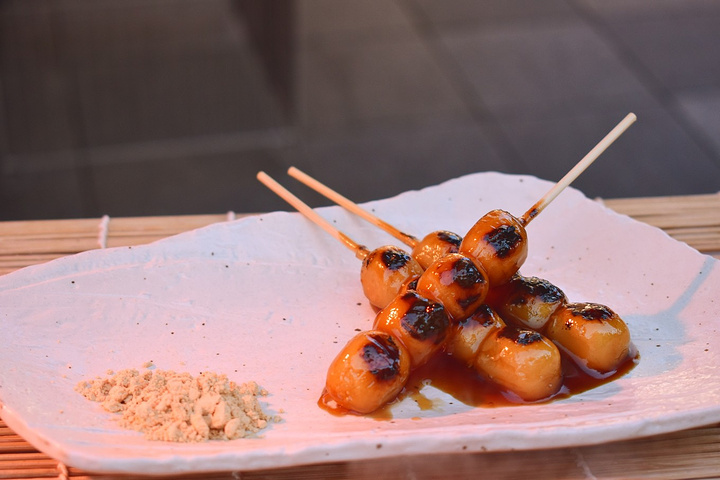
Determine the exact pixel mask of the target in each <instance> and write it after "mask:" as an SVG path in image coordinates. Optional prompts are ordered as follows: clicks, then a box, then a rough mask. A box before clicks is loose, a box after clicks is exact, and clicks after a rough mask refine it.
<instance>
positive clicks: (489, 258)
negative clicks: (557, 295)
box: [459, 210, 528, 287]
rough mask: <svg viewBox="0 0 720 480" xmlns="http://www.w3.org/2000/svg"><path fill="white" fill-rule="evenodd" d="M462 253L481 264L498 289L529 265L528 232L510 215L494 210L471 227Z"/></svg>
mask: <svg viewBox="0 0 720 480" xmlns="http://www.w3.org/2000/svg"><path fill="white" fill-rule="evenodd" d="M459 251H460V253H462V254H463V255H467V256H468V257H470V258H472V259H473V260H475V261H476V262H477V263H480V264H481V265H482V266H483V267H484V268H485V271H486V272H487V274H488V278H489V280H490V286H491V287H495V286H498V285H502V284H503V283H505V282H507V281H508V280H510V278H512V276H513V275H515V273H517V271H518V270H519V269H520V267H521V266H522V264H523V263H524V262H525V259H526V258H527V253H528V249H527V232H526V231H525V227H524V226H523V225H522V223H521V222H520V220H519V219H517V218H516V217H514V216H513V215H511V214H510V213H508V212H506V211H504V210H492V211H490V212H488V213H487V214H485V215H484V216H483V217H482V218H481V219H480V220H478V221H477V222H476V223H475V225H473V226H472V227H471V228H470V231H468V233H467V234H466V235H465V238H463V241H462V243H461V244H460V250H459Z"/></svg>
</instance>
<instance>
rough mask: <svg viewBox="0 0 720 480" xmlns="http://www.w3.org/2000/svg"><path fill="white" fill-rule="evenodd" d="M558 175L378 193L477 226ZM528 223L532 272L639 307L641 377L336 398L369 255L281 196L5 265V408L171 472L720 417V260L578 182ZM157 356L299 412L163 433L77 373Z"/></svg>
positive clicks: (428, 214)
mask: <svg viewBox="0 0 720 480" xmlns="http://www.w3.org/2000/svg"><path fill="white" fill-rule="evenodd" d="M550 186H551V183H549V182H545V181H541V180H538V179H536V178H532V177H527V176H509V175H501V174H495V173H485V174H476V175H471V176H467V177H463V178H460V179H456V180H453V181H450V182H447V183H445V184H442V185H440V186H436V187H431V188H428V189H425V190H422V191H419V192H408V193H405V194H402V195H400V196H398V197H396V198H393V199H389V200H383V201H378V202H372V203H370V204H368V205H367V207H368V208H372V209H373V210H374V211H375V212H376V214H378V215H379V216H380V217H382V218H384V219H386V220H388V221H390V222H391V223H394V224H395V225H397V226H398V227H400V228H402V229H403V230H405V231H408V232H412V233H415V234H417V235H424V234H425V233H427V232H429V231H431V230H435V229H439V228H443V229H450V230H453V231H456V232H460V233H464V232H465V231H467V229H468V228H469V227H470V226H471V225H472V224H473V223H474V222H475V221H476V220H477V218H479V217H480V216H481V215H483V214H484V213H485V212H486V211H488V210H490V209H492V208H504V209H506V210H509V211H511V212H513V213H515V214H517V215H519V214H521V213H522V212H523V211H524V210H525V209H526V208H528V207H529V206H530V205H532V204H533V203H534V202H535V201H536V200H537V199H538V198H540V197H541V196H542V194H544V193H545V191H547V189H548V188H549V187H550ZM268 195H271V194H270V193H269V192H268ZM320 213H321V214H322V215H323V216H324V217H326V218H328V219H330V220H331V221H333V222H335V224H336V225H337V226H338V227H340V228H341V229H343V230H344V231H345V232H346V233H348V234H350V235H351V236H352V237H354V238H355V239H356V240H358V241H360V242H362V243H364V244H366V245H368V246H371V247H375V246H379V245H381V244H387V243H397V242H396V241H394V240H393V239H391V238H390V237H388V236H387V235H386V234H384V233H380V232H378V231H377V230H376V229H375V228H373V227H371V226H370V225H368V224H366V223H364V222H363V221H362V220H359V219H357V218H354V217H352V216H350V215H348V214H346V213H345V212H344V211H342V210H341V209H339V208H335V207H332V208H324V209H320ZM528 234H529V237H530V258H529V260H528V262H527V263H526V265H525V266H524V268H523V273H525V274H526V275H538V276H542V277H544V278H547V279H549V280H551V281H553V282H554V283H556V284H557V285H559V286H560V287H561V288H563V290H564V291H565V293H566V294H567V295H568V296H569V297H570V299H571V300H575V301H581V300H586V301H596V302H600V303H605V304H607V305H609V306H610V307H611V308H613V309H614V310H615V311H617V312H618V313H619V314H621V316H623V317H624V318H625V320H626V321H627V323H628V324H629V326H630V329H631V332H632V336H633V340H634V343H635V344H636V346H637V347H638V348H639V351H640V354H641V360H640V363H639V365H638V366H637V367H636V368H635V369H634V370H632V371H631V372H630V373H629V374H628V375H626V376H624V377H622V378H620V379H618V380H616V381H614V382H612V383H609V384H606V385H604V386H601V387H598V388H596V389H594V390H591V391H588V392H586V393H583V394H580V395H577V396H574V397H571V398H568V399H564V400H559V401H555V402H551V403H547V404H542V405H525V406H514V407H502V408H494V409H491V408H471V407H468V406H466V405H464V404H462V403H460V402H458V401H454V400H453V399H452V398H450V397H447V396H445V395H444V394H442V393H440V392H437V391H433V390H432V388H426V389H425V391H424V392H423V393H424V394H425V395H426V396H427V397H429V398H430V399H431V400H432V401H433V404H434V408H432V409H430V410H421V409H420V408H419V407H418V406H417V405H416V404H415V403H414V402H413V400H412V399H409V398H408V399H406V400H405V401H403V402H402V403H400V404H397V405H395V406H394V407H393V409H392V414H393V417H394V418H393V420H391V421H388V420H386V421H379V420H375V419H371V418H363V417H357V416H346V417H336V416H333V415H330V414H328V413H326V412H325V411H323V410H321V409H320V408H318V406H317V405H316V402H317V399H318V396H319V395H320V393H321V390H322V387H323V384H324V377H325V372H326V369H327V366H328V364H329V362H330V360H331V359H332V358H333V357H334V356H335V355H336V354H337V352H338V351H339V350H340V348H341V347H342V345H343V344H344V343H345V342H346V341H347V340H348V339H349V338H350V337H351V336H352V335H353V334H354V333H355V329H356V328H362V329H366V328H368V327H369V326H370V324H371V322H372V319H373V316H374V314H373V311H372V309H371V308H370V306H369V305H368V303H367V301H366V300H365V299H364V297H363V295H362V292H361V289H360V286H359V281H358V273H359V269H360V263H359V261H358V260H356V259H355V257H354V255H353V254H352V253H351V252H349V251H348V250H346V249H345V248H344V247H343V246H341V245H340V244H338V243H337V242H336V241H335V240H333V239H332V238H331V237H330V236H328V235H327V234H325V233H324V232H322V231H321V230H319V229H318V228H317V227H315V226H313V225H312V224H310V223H309V222H308V221H307V220H305V219H304V218H302V217H301V216H299V215H298V214H294V213H283V212H278V213H271V214H268V215H263V216H259V217H252V218H247V219H243V220H239V221H235V222H228V223H222V224H217V225H212V226H209V227H206V228H202V229H199V230H195V231H192V232H187V233H184V234H181V235H177V236H175V237H172V238H169V239H166V240H163V241H159V242H156V243H154V244H151V245H147V246H142V247H132V248H114V249H107V250H97V251H91V252H86V253H82V254H78V255H74V256H70V257H66V258H61V259H59V260H56V261H53V262H50V263H47V264H44V265H40V266H34V267H29V268H25V269H23V270H21V271H18V272H15V273H12V274H10V275H7V276H4V277H1V278H0V328H1V331H2V332H3V333H2V337H3V347H2V349H0V402H1V403H2V408H1V409H0V413H1V414H2V418H3V420H5V421H6V422H7V424H8V425H10V426H11V427H12V428H13V429H15V430H16V431H17V432H18V433H19V434H21V435H22V436H23V437H25V438H26V439H27V440H28V441H30V442H31V443H32V444H34V445H35V446H36V447H37V448H39V449H40V450H42V451H44V452H46V453H47V454H49V455H51V456H53V457H55V458H57V459H59V460H60V461H62V462H64V463H66V464H68V465H71V466H75V467H78V468H83V469H87V470H92V471H106V472H126V473H128V472H130V473H156V474H165V473H175V472H197V471H210V470H251V469H259V468H271V467H282V466H290V465H299V464H305V463H316V462H330V461H342V460H353V459H364V458H372V457H381V456H390V455H405V454H424V453H441V452H474V451H499V450H506V449H533V448H549V447H559V446H571V445H583V444H589V443H600V442H606V441H611V440H618V439H627V438H633V437H638V436H643V435H651V434H657V433H662V432H668V431H672V430H678V429H684V428H688V427H694V426H699V425H703V424H709V423H713V422H717V421H720V334H718V320H719V319H720V301H719V300H718V292H720V268H719V267H718V262H717V261H716V260H714V259H712V258H710V257H707V256H704V255H701V254H699V253H698V252H696V251H695V250H693V249H691V248H689V247H688V246H686V245H684V244H681V243H678V242H676V241H674V240H673V239H671V238H670V237H668V236H667V235H665V234H664V233H663V232H661V231H660V230H657V229H655V228H652V227H649V226H647V225H644V224H641V223H638V222H636V221H634V220H632V219H630V218H628V217H624V216H620V215H617V214H615V213H613V212H611V211H609V210H607V209H606V208H604V207H603V206H602V205H600V204H599V203H597V202H595V201H591V200H589V199H587V198H585V197H584V196H583V195H582V194H581V193H579V192H577V191H576V190H572V189H569V190H567V191H566V192H564V193H563V194H562V195H561V196H560V197H559V198H558V199H557V200H556V201H555V202H554V203H553V204H552V205H551V206H550V207H549V208H548V209H547V210H546V211H545V212H543V213H542V214H541V215H540V216H539V217H538V218H537V219H535V220H534V221H533V223H532V224H530V226H529V227H528ZM150 360H152V361H153V362H154V364H155V365H156V366H157V368H159V369H172V370H177V371H187V372H190V373H192V374H197V373H198V372H200V371H204V370H211V371H214V372H218V373H226V374H228V376H229V377H230V378H231V379H233V380H236V381H238V382H244V381H248V380H256V381H257V382H258V383H260V384H261V385H262V386H263V387H265V388H266V389H267V390H269V392H270V396H269V397H266V398H265V399H264V406H265V408H266V409H267V410H268V411H269V412H270V413H280V414H281V416H282V418H283V420H282V422H281V423H277V424H273V425H272V426H270V427H269V428H267V429H266V430H264V431H263V432H262V434H261V436H260V437H258V438H250V439H241V440H236V441H232V442H219V441H214V442H207V443H203V444H191V445H187V444H171V443H162V442H151V441H147V440H145V439H144V438H143V436H142V434H140V433H137V432H132V431H128V430H123V429H121V428H119V427H118V426H117V425H116V423H115V421H114V419H113V415H112V414H109V413H106V412H104V411H103V410H102V409H101V407H100V405H99V404H96V403H92V402H89V401H88V400H86V399H85V398H83V397H82V396H80V395H79V394H77V393H76V392H74V391H73V387H74V386H75V384H76V383H78V382H79V381H80V380H85V379H90V378H93V377H95V376H97V375H101V376H102V375H104V374H105V372H106V371H107V370H108V369H113V370H120V369H124V368H142V365H143V364H145V362H148V361H150ZM418 417H419V418H418Z"/></svg>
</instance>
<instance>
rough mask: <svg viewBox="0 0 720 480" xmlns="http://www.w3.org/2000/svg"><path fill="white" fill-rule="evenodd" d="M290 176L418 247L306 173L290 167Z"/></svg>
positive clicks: (411, 238)
mask: <svg viewBox="0 0 720 480" xmlns="http://www.w3.org/2000/svg"><path fill="white" fill-rule="evenodd" d="M287 173H288V175H290V176H291V177H293V178H294V179H296V180H298V181H300V182H301V183H304V184H305V185H307V186H308V187H310V188H312V189H313V190H315V191H316V192H317V193H319V194H320V195H323V196H324V197H326V198H328V199H330V200H332V201H333V202H335V203H336V204H338V205H340V206H341V207H343V208H344V209H346V210H348V211H349V212H351V213H354V214H355V215H357V216H359V217H360V218H362V219H364V220H366V221H368V222H370V223H371V224H373V225H375V226H376V227H379V228H380V229H382V230H384V231H385V232H387V233H389V234H390V235H392V236H393V237H395V238H397V239H398V240H400V241H401V242H403V243H404V244H405V245H408V246H410V247H412V248H414V247H415V246H417V244H418V243H420V242H419V241H418V239H417V238H415V237H414V236H412V235H409V234H407V233H405V232H403V231H401V230H399V229H398V228H396V227H394V226H393V225H390V224H389V223H387V222H386V221H384V220H382V219H380V218H378V217H376V216H375V215H373V214H372V213H370V212H368V211H367V210H365V209H364V208H362V207H361V206H360V205H358V204H357V203H355V202H353V201H352V200H349V199H348V198H346V197H344V196H343V195H341V194H339V193H338V192H336V191H335V190H333V189H331V188H330V187H328V186H327V185H324V184H323V183H320V182H319V181H318V180H315V179H314V178H312V177H311V176H310V175H308V174H306V173H305V172H303V171H301V170H299V169H297V168H295V167H290V168H289V169H288V172H287Z"/></svg>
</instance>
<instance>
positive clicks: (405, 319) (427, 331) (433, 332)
mask: <svg viewBox="0 0 720 480" xmlns="http://www.w3.org/2000/svg"><path fill="white" fill-rule="evenodd" d="M449 326H450V322H449V320H448V317H447V314H446V313H445V308H444V307H443V306H442V305H441V304H439V303H437V302H433V301H431V300H428V299H427V298H424V297H422V296H420V295H418V294H417V293H415V292H406V293H404V294H403V295H398V296H397V297H395V299H394V300H393V301H392V302H390V303H389V304H388V306H387V307H385V308H383V309H382V310H380V311H379V312H378V314H377V315H376V316H375V322H374V323H373V328H374V329H375V330H378V331H381V332H385V333H388V334H390V335H392V336H393V337H395V338H396V339H397V340H398V341H399V342H400V343H402V344H403V345H404V346H405V348H406V349H407V351H408V353H409V355H410V364H411V368H416V367H419V366H420V365H422V364H424V363H426V362H427V360H428V359H429V358H430V356H431V355H433V354H434V353H435V352H437V351H438V350H439V349H440V348H441V347H442V345H443V342H444V340H445V337H446V336H447V333H448V327H449Z"/></svg>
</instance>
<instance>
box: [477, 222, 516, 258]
mask: <svg viewBox="0 0 720 480" xmlns="http://www.w3.org/2000/svg"><path fill="white" fill-rule="evenodd" d="M485 241H486V242H487V244H488V245H490V246H491V247H492V248H493V249H494V250H495V253H496V254H497V256H498V257H499V258H505V257H507V256H508V255H510V254H512V253H513V251H514V250H515V249H517V248H518V247H520V246H522V243H523V238H522V235H520V232H518V230H517V228H515V226H514V225H500V226H498V227H497V228H494V229H493V230H491V231H490V232H488V233H487V234H485Z"/></svg>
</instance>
